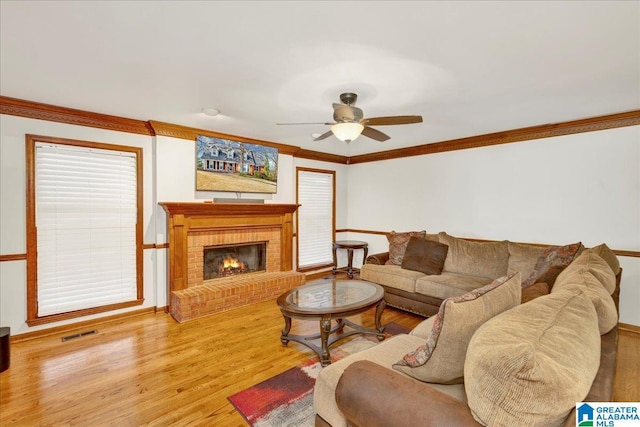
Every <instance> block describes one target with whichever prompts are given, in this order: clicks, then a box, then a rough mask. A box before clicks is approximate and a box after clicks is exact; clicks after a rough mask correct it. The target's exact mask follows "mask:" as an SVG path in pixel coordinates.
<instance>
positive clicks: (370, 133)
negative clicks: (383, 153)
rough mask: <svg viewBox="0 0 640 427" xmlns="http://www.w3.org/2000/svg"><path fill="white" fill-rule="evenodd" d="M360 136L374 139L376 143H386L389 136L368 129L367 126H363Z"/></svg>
mask: <svg viewBox="0 0 640 427" xmlns="http://www.w3.org/2000/svg"><path fill="white" fill-rule="evenodd" d="M362 135H364V136H368V137H369V138H371V139H375V140H376V141H380V142H382V141H386V140H387V139H389V135H387V134H384V133H382V132H380V131H379V130H377V129H374V128H370V127H369V126H365V127H364V129H363V130H362Z"/></svg>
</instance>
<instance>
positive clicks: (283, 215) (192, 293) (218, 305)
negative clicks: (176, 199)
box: [160, 202, 305, 322]
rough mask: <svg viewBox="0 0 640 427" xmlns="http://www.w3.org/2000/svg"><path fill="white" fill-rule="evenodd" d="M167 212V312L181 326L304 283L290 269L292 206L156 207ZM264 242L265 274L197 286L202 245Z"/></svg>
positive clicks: (201, 264)
mask: <svg viewBox="0 0 640 427" xmlns="http://www.w3.org/2000/svg"><path fill="white" fill-rule="evenodd" d="M160 205H161V206H162V207H163V208H164V210H165V211H166V212H167V213H168V215H169V216H168V220H167V234H168V236H169V256H168V264H169V265H168V272H169V275H168V276H169V277H168V285H169V289H168V292H167V295H168V296H169V307H168V311H169V312H170V313H171V315H172V316H173V317H174V318H175V319H176V320H177V321H178V322H184V321H187V320H191V319H195V318H198V317H201V316H205V315H209V314H213V313H217V312H221V311H227V310H230V309H232V308H236V307H240V306H244V305H248V304H253V303H256V302H260V301H266V300H269V299H275V298H276V297H278V296H279V295H280V294H282V293H283V292H285V291H288V290H290V289H292V288H294V287H296V286H299V285H301V284H303V283H304V280H305V276H304V274H302V273H298V272H296V271H293V270H292V264H293V259H292V258H293V256H292V254H293V249H292V240H293V225H292V214H293V212H294V211H295V210H296V209H297V207H298V206H297V205H285V204H240V203H230V204H224V203H168V202H166V203H160ZM250 242H266V248H267V258H266V271H264V272H254V273H248V274H243V275H238V276H229V277H223V278H218V279H213V280H208V281H203V262H204V261H203V253H204V248H205V247H206V246H215V245H227V244H235V243H250Z"/></svg>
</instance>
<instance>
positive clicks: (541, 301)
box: [464, 289, 600, 427]
mask: <svg viewBox="0 0 640 427" xmlns="http://www.w3.org/2000/svg"><path fill="white" fill-rule="evenodd" d="M599 365H600V336H599V334H598V319H597V315H596V312H595V309H594V307H593V304H592V303H591V301H590V300H589V298H588V297H587V296H586V295H585V294H584V293H582V292H580V291H579V290H577V289H573V290H564V291H561V292H556V293H552V294H550V295H547V296H543V297H540V298H537V299H535V300H533V301H531V302H529V303H527V304H522V305H520V306H518V307H515V308H513V309H512V310H509V311H506V312H504V313H502V314H500V315H498V316H496V317H494V318H493V319H491V320H489V321H488V322H486V323H485V324H484V325H482V326H481V327H480V328H479V329H478V331H477V332H476V334H475V335H474V336H473V338H472V339H471V342H470V344H469V349H468V351H467V359H466V362H465V367H464V374H465V389H466V391H467V399H468V404H469V408H470V409H471V412H472V414H473V416H474V418H475V419H476V420H477V421H478V422H479V423H481V424H482V425H490V426H505V427H507V426H508V427H510V426H552V425H553V426H558V425H560V424H562V422H563V421H564V419H565V418H566V416H567V414H568V413H569V412H570V411H571V410H572V409H573V408H574V407H575V404H576V402H580V401H582V400H583V399H584V398H585V397H586V396H587V394H588V393H589V389H590V388H591V384H592V382H593V380H594V378H595V376H596V373H597V371H598V366H599Z"/></svg>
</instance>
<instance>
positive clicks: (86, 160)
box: [35, 142, 137, 316]
mask: <svg viewBox="0 0 640 427" xmlns="http://www.w3.org/2000/svg"><path fill="white" fill-rule="evenodd" d="M35 147H36V152H35V153H36V154H35V199H36V230H37V248H38V263H37V275H38V277H37V296H38V316H46V315H51V314H58V313H65V312H69V311H73V310H81V309H86V308H93V307H100V306H103V305H108V304H114V303H119V302H127V301H133V300H136V299H137V286H136V250H137V247H136V220H137V204H136V201H137V184H136V176H137V174H136V156H135V154H134V153H129V152H121V151H114V150H105V149H96V148H87V147H75V146H71V145H63V144H52V143H44V142H37V143H36V145H35Z"/></svg>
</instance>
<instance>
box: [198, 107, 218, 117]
mask: <svg viewBox="0 0 640 427" xmlns="http://www.w3.org/2000/svg"><path fill="white" fill-rule="evenodd" d="M202 112H203V113H204V115H205V116H209V117H215V116H217V115H218V114H220V110H218V109H217V108H211V107H207V108H203V109H202Z"/></svg>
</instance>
